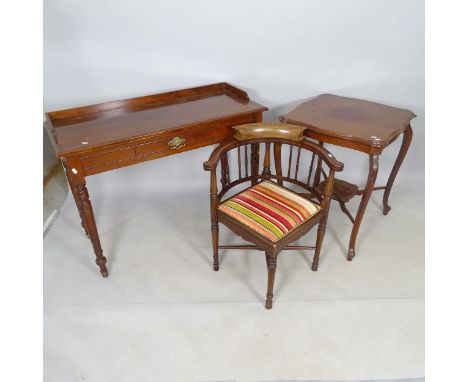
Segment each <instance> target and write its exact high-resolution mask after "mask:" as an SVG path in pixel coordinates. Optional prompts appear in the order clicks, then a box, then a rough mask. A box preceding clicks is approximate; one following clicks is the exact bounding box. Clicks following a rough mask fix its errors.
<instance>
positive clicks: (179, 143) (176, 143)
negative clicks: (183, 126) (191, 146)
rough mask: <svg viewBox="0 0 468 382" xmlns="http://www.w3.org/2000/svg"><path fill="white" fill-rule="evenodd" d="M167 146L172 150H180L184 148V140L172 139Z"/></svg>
mask: <svg viewBox="0 0 468 382" xmlns="http://www.w3.org/2000/svg"><path fill="white" fill-rule="evenodd" d="M168 145H169V147H170V148H171V149H172V150H177V149H180V148H182V147H184V146H185V138H180V137H174V138H172V139H171V140H170V141H169V143H168Z"/></svg>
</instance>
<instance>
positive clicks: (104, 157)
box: [81, 147, 135, 169]
mask: <svg viewBox="0 0 468 382" xmlns="http://www.w3.org/2000/svg"><path fill="white" fill-rule="evenodd" d="M134 157H135V149H134V148H133V147H129V148H125V149H120V150H114V151H109V152H105V153H99V154H93V155H90V156H87V157H83V158H81V164H82V166H83V168H85V169H86V168H92V167H97V166H102V165H105V164H110V163H114V162H119V161H121V160H126V159H130V158H134Z"/></svg>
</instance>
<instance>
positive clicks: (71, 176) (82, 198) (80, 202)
mask: <svg viewBox="0 0 468 382" xmlns="http://www.w3.org/2000/svg"><path fill="white" fill-rule="evenodd" d="M66 168H67V178H68V181H69V182H70V187H71V189H72V193H73V196H74V197H75V202H76V206H77V208H78V212H79V213H80V217H81V219H82V223H83V225H84V228H85V231H86V233H87V235H88V237H89V239H90V240H91V244H92V245H93V249H94V254H95V255H96V264H97V265H98V267H99V270H100V272H101V275H102V276H103V277H107V276H108V275H109V272H108V271H107V266H106V263H107V259H106V257H105V256H104V255H103V251H102V248H101V241H100V240H99V233H98V230H97V227H96V221H95V219H94V213H93V207H92V205H91V201H90V200H89V194H88V189H87V188H86V182H85V178H84V175H83V172H82V169H81V166H80V163H79V161H78V160H76V159H72V160H71V163H67V164H66Z"/></svg>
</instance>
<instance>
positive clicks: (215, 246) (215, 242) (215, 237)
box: [211, 221, 219, 271]
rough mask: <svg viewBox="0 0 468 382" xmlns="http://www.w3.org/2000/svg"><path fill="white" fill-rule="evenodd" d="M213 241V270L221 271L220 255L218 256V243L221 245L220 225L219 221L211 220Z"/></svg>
mask: <svg viewBox="0 0 468 382" xmlns="http://www.w3.org/2000/svg"><path fill="white" fill-rule="evenodd" d="M211 242H212V245H213V270H214V271H219V257H218V245H219V227H218V222H217V221H214V222H211Z"/></svg>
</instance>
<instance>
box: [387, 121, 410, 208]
mask: <svg viewBox="0 0 468 382" xmlns="http://www.w3.org/2000/svg"><path fill="white" fill-rule="evenodd" d="M412 138H413V129H412V128H411V126H410V125H408V126H407V128H406V129H405V131H404V133H403V141H402V142H401V148H400V152H399V153H398V156H397V158H396V161H395V164H394V165H393V168H392V172H391V173H390V176H389V177H388V181H387V185H386V186H385V192H384V195H383V214H384V215H387V214H388V212H389V211H390V209H391V207H390V206H389V205H388V197H389V196H390V191H391V190H392V186H393V182H394V181H395V178H396V176H397V174H398V171H399V170H400V167H401V164H402V163H403V160H404V159H405V156H406V153H407V152H408V149H409V147H410V144H411V139H412Z"/></svg>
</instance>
